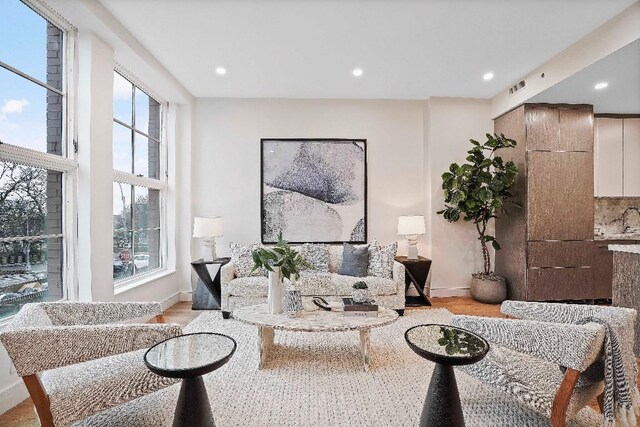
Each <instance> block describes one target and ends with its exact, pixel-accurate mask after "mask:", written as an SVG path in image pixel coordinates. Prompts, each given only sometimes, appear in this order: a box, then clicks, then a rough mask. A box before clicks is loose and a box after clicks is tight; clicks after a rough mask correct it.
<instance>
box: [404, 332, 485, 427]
mask: <svg viewBox="0 0 640 427" xmlns="http://www.w3.org/2000/svg"><path fill="white" fill-rule="evenodd" d="M404 338H405V340H406V341H407V344H408V345H409V347H410V348H411V350H413V351H414V352H416V354H418V355H420V356H421V357H424V358H425V359H427V360H430V361H432V362H435V363H436V366H435V368H434V370H433V374H432V375H431V382H430V383H429V391H428V392H427V398H426V399H425V401H424V406H423V407H422V415H421V416H420V424H419V427H438V426H448V427H464V416H463V414H462V405H461V404H460V395H459V394H458V385H457V383H456V375H455V373H454V371H453V366H460V365H470V364H472V363H476V362H479V361H480V360H482V359H483V358H484V357H485V356H486V354H487V352H488V351H489V343H488V342H487V341H486V340H485V339H484V338H482V337H480V336H479V335H476V334H474V333H473V332H470V331H467V330H465V329H462V328H458V327H455V326H450V325H436V324H428V325H418V326H414V327H413V328H409V329H407V331H406V332H405V334H404Z"/></svg>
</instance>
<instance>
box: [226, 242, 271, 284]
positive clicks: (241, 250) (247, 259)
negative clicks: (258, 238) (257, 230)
mask: <svg viewBox="0 0 640 427" xmlns="http://www.w3.org/2000/svg"><path fill="white" fill-rule="evenodd" d="M260 246H261V245H260V244H259V243H252V244H250V245H239V244H237V243H231V244H230V245H229V254H230V255H231V262H232V263H233V264H234V265H235V268H236V277H251V276H266V274H267V272H266V270H265V269H264V268H260V269H258V270H256V271H253V272H252V270H253V266H254V262H253V256H252V254H253V251H254V250H256V249H259V248H260Z"/></svg>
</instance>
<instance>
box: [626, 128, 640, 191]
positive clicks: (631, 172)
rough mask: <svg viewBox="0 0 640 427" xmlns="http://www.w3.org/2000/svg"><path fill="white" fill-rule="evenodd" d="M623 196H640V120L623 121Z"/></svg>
mask: <svg viewBox="0 0 640 427" xmlns="http://www.w3.org/2000/svg"><path fill="white" fill-rule="evenodd" d="M623 131H624V132H623V141H624V146H623V149H624V152H623V154H624V172H623V173H624V179H623V186H624V187H623V194H624V195H625V196H633V197H638V196H640V119H624V120H623Z"/></svg>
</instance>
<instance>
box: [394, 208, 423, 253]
mask: <svg viewBox="0 0 640 427" xmlns="http://www.w3.org/2000/svg"><path fill="white" fill-rule="evenodd" d="M424 233H426V229H425V226H424V216H422V215H406V216H400V217H398V234H400V235H403V236H407V259H418V236H419V235H420V234H424Z"/></svg>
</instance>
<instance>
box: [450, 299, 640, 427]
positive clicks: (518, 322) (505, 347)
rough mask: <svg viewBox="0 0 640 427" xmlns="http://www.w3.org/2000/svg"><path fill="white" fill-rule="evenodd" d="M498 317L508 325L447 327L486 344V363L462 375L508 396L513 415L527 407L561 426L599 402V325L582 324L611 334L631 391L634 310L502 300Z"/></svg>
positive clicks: (460, 320) (477, 320) (462, 320)
mask: <svg viewBox="0 0 640 427" xmlns="http://www.w3.org/2000/svg"><path fill="white" fill-rule="evenodd" d="M501 311H502V313H504V314H507V315H508V316H509V317H512V319H498V318H484V317H474V316H454V318H453V320H452V323H453V324H454V325H456V326H459V327H461V328H464V329H468V330H470V331H472V332H475V333H477V334H479V335H481V336H482V337H484V338H485V339H486V340H487V341H489V342H490V344H491V351H490V352H489V354H488V355H487V357H486V358H485V359H484V360H482V361H481V362H479V363H477V364H475V365H469V366H466V367H463V368H461V370H463V371H464V372H466V373H468V374H470V375H472V376H474V377H476V378H477V379H479V380H480V381H482V382H484V383H486V384H488V385H490V386H493V387H496V388H498V389H500V390H502V391H504V392H505V393H508V394H510V395H511V396H512V397H513V398H514V411H516V412H517V408H518V406H519V405H526V406H527V407H529V408H531V409H533V410H534V411H536V412H537V413H540V414H542V415H543V416H546V417H548V418H550V419H551V425H552V426H553V427H559V426H565V425H566V422H567V421H568V420H570V419H571V418H573V417H574V416H575V415H576V414H577V413H578V411H580V410H581V409H582V408H584V407H585V406H587V405H588V404H589V402H590V401H592V400H593V399H595V398H596V397H597V398H598V402H599V403H601V400H600V399H601V398H602V392H603V390H604V375H603V374H604V372H603V366H602V361H601V358H602V355H603V343H604V337H605V328H604V326H603V325H601V324H599V323H587V324H583V325H578V324H576V323H579V322H580V320H582V319H585V318H587V317H595V318H598V319H603V320H605V321H606V322H607V323H608V324H609V325H611V326H613V328H614V329H615V330H616V331H617V333H618V334H619V336H620V338H621V346H622V347H623V348H622V351H623V354H624V359H625V366H626V367H627V368H628V369H627V371H628V372H626V376H627V381H628V382H629V384H635V381H636V376H637V365H636V359H635V356H634V353H633V344H634V335H633V333H634V324H635V319H636V311H635V310H631V309H626V308H613V307H602V306H595V305H573V304H571V305H570V304H556V303H530V302H521V301H505V302H504V303H503V304H502V306H501Z"/></svg>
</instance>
